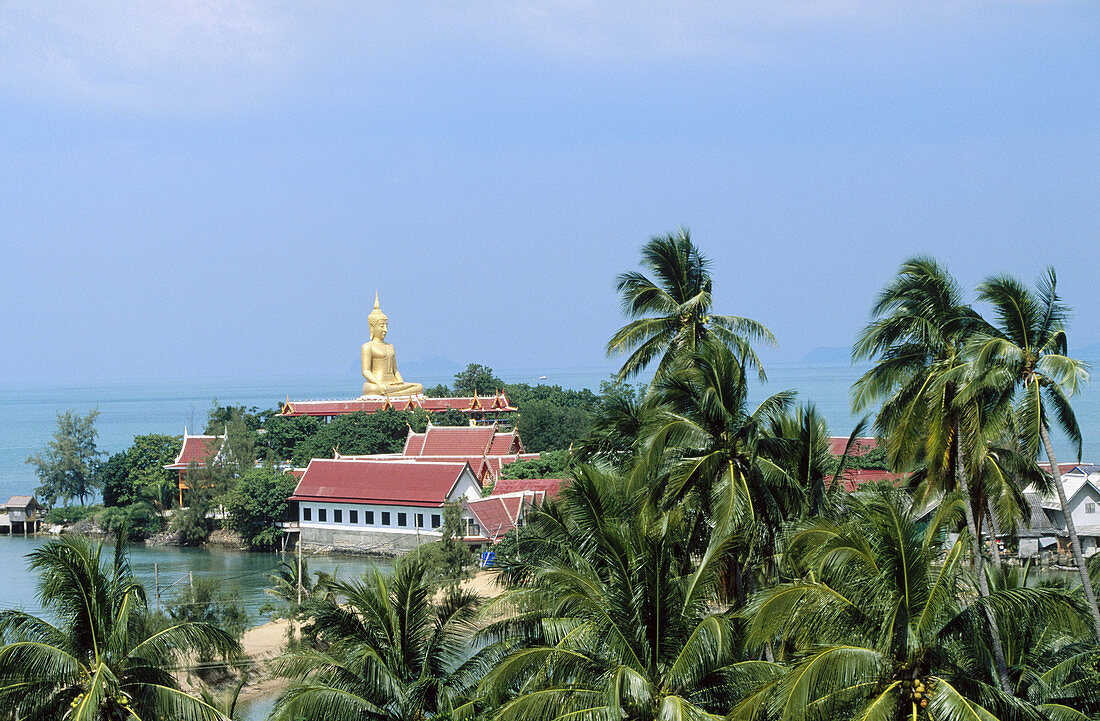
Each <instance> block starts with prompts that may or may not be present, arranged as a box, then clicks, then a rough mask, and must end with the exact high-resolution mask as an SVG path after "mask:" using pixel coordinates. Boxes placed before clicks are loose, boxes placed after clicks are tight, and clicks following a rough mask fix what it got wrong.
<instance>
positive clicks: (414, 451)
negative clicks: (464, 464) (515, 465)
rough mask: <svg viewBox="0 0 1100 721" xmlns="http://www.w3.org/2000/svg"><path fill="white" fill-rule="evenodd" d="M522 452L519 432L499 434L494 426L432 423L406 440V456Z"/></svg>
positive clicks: (411, 434)
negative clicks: (435, 424) (439, 424)
mask: <svg viewBox="0 0 1100 721" xmlns="http://www.w3.org/2000/svg"><path fill="white" fill-rule="evenodd" d="M522 452H523V443H522V442H520V439H519V432H518V431H509V432H507V433H498V432H497V428H496V425H491V426H433V425H431V424H430V423H429V424H428V427H427V429H425V431H424V432H423V433H414V432H413V431H412V430H411V429H410V430H409V435H408V437H407V438H406V439H405V450H404V451H403V455H406V456H465V457H467V458H472V457H478V458H480V457H482V456H509V455H516V454H518V453H522Z"/></svg>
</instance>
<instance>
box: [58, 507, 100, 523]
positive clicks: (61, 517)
mask: <svg viewBox="0 0 1100 721" xmlns="http://www.w3.org/2000/svg"><path fill="white" fill-rule="evenodd" d="M102 511H103V506H54V507H53V508H51V509H50V510H49V511H48V512H47V513H46V523H52V524H61V525H64V526H69V525H72V524H74V523H80V522H81V521H83V520H84V519H85V518H90V517H93V518H94V517H95V516H96V515H97V514H99V513H101V512H102Z"/></svg>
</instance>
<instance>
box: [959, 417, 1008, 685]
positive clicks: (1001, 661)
mask: <svg viewBox="0 0 1100 721" xmlns="http://www.w3.org/2000/svg"><path fill="white" fill-rule="evenodd" d="M955 472H956V474H957V477H958V481H959V490H961V491H962V493H963V508H965V509H966V526H967V528H968V529H969V530H970V544H971V553H973V554H974V557H975V558H977V563H978V573H977V576H978V592H979V593H980V594H981V597H982V598H988V597H989V579H987V578H986V577H985V559H984V558H983V556H982V546H981V541H980V540H979V538H978V524H977V523H976V522H975V520H974V504H973V503H971V498H970V488H969V485H968V484H967V482H966V464H965V463H964V462H963V448H962V442H961V441H960V439H959V432H958V429H957V428H956V431H955ZM983 608H984V610H985V617H986V620H988V621H989V632H990V635H991V636H992V641H993V643H992V644H991V645H992V646H993V660H994V661H995V662H996V664H997V676H998V678H999V679H1000V681H1001V690H1002V691H1004V692H1005V693H1007V694H1009V695H1014V694H1012V681H1011V680H1010V679H1009V678H1008V664H1007V663H1005V649H1004V646H1003V645H1002V644H1001V629H1000V628H999V627H998V626H997V619H996V618H995V617H994V616H993V611H992V610H991V609H990V608H989V606H984V607H983Z"/></svg>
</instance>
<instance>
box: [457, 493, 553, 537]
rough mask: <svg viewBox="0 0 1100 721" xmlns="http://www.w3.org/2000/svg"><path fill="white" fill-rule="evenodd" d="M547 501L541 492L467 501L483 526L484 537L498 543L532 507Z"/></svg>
mask: <svg viewBox="0 0 1100 721" xmlns="http://www.w3.org/2000/svg"><path fill="white" fill-rule="evenodd" d="M543 500H545V494H544V493H542V492H541V491H517V492H516V493H508V494H501V495H496V494H494V495H492V496H488V497H487V498H479V499H477V500H476V501H466V507H467V508H469V509H470V513H472V514H473V515H474V518H476V519H477V522H478V524H479V525H480V526H481V533H482V535H483V536H484V537H485V538H487V539H489V540H490V541H493V542H496V541H497V539H499V538H500V537H501V536H503V535H504V534H505V533H508V531H510V530H512V529H513V528H515V527H516V525H517V524H518V523H519V521H520V519H521V518H522V517H523V515H524V514H525V513H526V512H527V510H528V509H529V508H531V506H534V505H537V504H540V503H542V502H543Z"/></svg>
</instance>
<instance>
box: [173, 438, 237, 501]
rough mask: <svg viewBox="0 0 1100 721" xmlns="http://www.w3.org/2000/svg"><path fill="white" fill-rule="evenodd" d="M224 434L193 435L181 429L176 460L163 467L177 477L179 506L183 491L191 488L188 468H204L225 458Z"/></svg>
mask: <svg viewBox="0 0 1100 721" xmlns="http://www.w3.org/2000/svg"><path fill="white" fill-rule="evenodd" d="M226 450H227V449H226V447H225V436H193V435H190V434H188V433H187V429H186V428H184V429H183V445H181V446H180V452H179V454H178V455H177V456H176V460H175V461H173V462H172V463H170V464H168V465H167V466H165V467H164V468H165V469H166V470H169V471H176V473H177V474H178V477H177V479H176V486H177V488H178V490H179V496H180V507H181V508H182V507H183V492H184V491H185V490H188V489H190V488H191V484H190V483H189V482H188V480H187V473H188V470H189V469H191V468H193V467H194V468H206V467H208V466H211V465H214V464H216V463H220V462H222V461H223V460H224V459H225V453H226Z"/></svg>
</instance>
